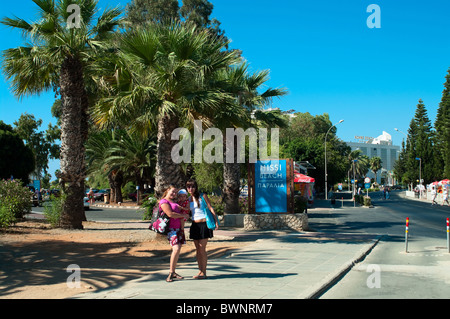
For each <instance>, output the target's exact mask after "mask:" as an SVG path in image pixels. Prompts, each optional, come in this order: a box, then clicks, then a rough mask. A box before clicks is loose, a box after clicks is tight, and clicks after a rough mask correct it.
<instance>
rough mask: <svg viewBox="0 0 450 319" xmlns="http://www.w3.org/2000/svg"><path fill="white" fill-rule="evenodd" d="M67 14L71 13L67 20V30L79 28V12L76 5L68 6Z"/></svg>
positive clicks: (78, 7)
mask: <svg viewBox="0 0 450 319" xmlns="http://www.w3.org/2000/svg"><path fill="white" fill-rule="evenodd" d="M67 12H68V13H72V14H71V15H70V16H69V17H68V18H67V21H66V22H67V28H68V29H73V28H77V29H79V28H81V10H80V6H79V5H77V4H70V5H68V6H67Z"/></svg>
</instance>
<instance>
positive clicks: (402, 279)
mask: <svg viewBox="0 0 450 319" xmlns="http://www.w3.org/2000/svg"><path fill="white" fill-rule="evenodd" d="M374 197H377V198H378V200H375V201H374V204H375V205H374V206H375V207H374V208H361V207H360V208H352V207H351V206H350V205H351V203H350V202H348V203H346V204H347V205H348V206H349V207H345V208H344V209H342V208H336V209H334V210H332V211H331V213H330V214H328V216H323V215H321V214H317V216H314V214H311V215H310V224H311V225H312V227H315V228H316V229H317V230H319V231H331V232H334V231H336V232H349V233H372V234H378V235H380V236H382V237H381V240H380V242H379V243H378V245H377V246H376V247H375V248H374V249H373V250H372V252H371V253H370V254H369V255H368V256H367V257H366V258H365V259H364V260H363V261H362V262H360V263H358V264H356V265H355V266H354V267H353V268H352V270H350V271H349V272H348V273H347V274H346V275H345V276H344V277H343V278H342V279H341V280H340V281H339V282H338V283H337V284H336V285H334V286H333V287H332V288H330V289H329V290H328V291H327V292H325V293H324V294H323V295H322V296H321V298H322V299H330V298H333V299H334V298H339V299H343V298H355V299H364V298H367V299H376V298H384V299H403V298H404V299H411V298H426V299H428V298H445V299H447V298H448V297H449V296H450V271H449V269H450V253H448V250H447V233H446V218H447V217H450V207H448V206H444V207H442V206H436V205H435V206H431V204H429V203H425V202H419V201H414V200H410V199H405V198H403V197H402V196H399V193H395V192H394V193H393V194H392V197H391V198H392V199H391V200H382V199H381V196H378V195H377V194H374ZM407 217H409V220H410V223H409V233H408V252H406V245H405V226H406V225H405V224H406V218H407Z"/></svg>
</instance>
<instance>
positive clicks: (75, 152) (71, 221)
mask: <svg viewBox="0 0 450 319" xmlns="http://www.w3.org/2000/svg"><path fill="white" fill-rule="evenodd" d="M60 75H61V77H60V90H61V101H62V107H61V110H62V114H61V155H60V164H61V174H60V175H59V176H58V177H59V178H60V182H61V184H62V187H63V192H64V193H65V194H66V195H67V197H66V200H65V202H64V204H63V211H62V214H61V227H63V228H67V229H83V223H82V222H83V220H86V217H85V213H84V205H83V198H84V196H85V194H84V193H85V189H84V179H85V176H86V168H85V148H84V143H85V141H86V139H87V134H88V121H87V119H88V115H87V108H88V99H87V94H86V91H85V89H84V81H83V69H82V65H81V62H80V61H79V59H78V58H76V57H67V58H66V59H65V60H64V62H63V63H62V65H61V74H60Z"/></svg>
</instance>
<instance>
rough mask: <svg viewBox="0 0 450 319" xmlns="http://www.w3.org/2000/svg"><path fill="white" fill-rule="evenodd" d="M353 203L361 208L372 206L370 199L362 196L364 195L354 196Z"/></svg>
mask: <svg viewBox="0 0 450 319" xmlns="http://www.w3.org/2000/svg"><path fill="white" fill-rule="evenodd" d="M355 201H356V202H357V203H358V204H360V205H363V206H370V205H372V199H371V198H370V197H367V196H364V195H355Z"/></svg>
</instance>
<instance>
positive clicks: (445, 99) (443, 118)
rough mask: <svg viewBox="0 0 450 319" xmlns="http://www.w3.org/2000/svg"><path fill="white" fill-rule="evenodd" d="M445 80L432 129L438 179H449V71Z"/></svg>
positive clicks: (449, 70)
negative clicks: (439, 172) (434, 134)
mask: <svg viewBox="0 0 450 319" xmlns="http://www.w3.org/2000/svg"><path fill="white" fill-rule="evenodd" d="M445 80H446V81H445V83H444V90H443V92H442V98H441V102H440V103H439V107H438V110H437V115H436V121H435V123H434V127H435V129H436V147H437V148H438V149H439V151H440V152H439V153H440V155H441V158H439V160H438V161H439V166H440V167H441V170H442V175H441V176H440V177H442V178H450V69H448V72H447V75H446V76H445Z"/></svg>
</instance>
